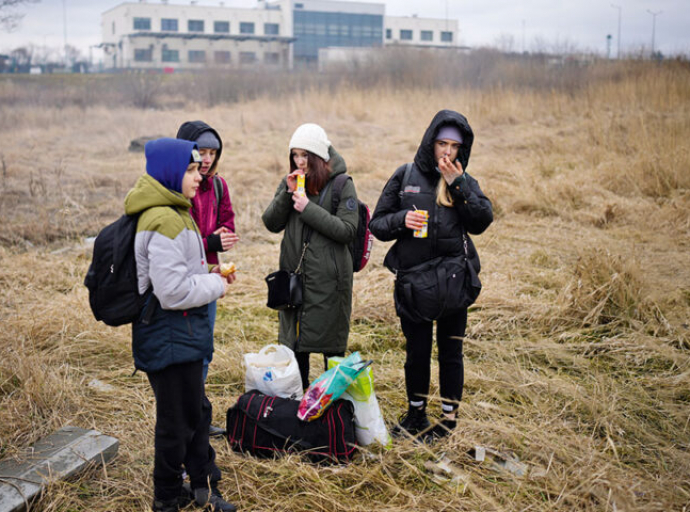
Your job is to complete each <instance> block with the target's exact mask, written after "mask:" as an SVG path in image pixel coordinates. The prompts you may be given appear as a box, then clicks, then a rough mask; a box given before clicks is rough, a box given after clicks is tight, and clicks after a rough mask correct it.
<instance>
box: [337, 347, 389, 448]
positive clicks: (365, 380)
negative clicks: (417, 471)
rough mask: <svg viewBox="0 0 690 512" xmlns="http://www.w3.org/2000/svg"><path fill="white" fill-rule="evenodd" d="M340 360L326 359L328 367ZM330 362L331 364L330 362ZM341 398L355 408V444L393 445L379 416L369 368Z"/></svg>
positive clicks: (372, 375) (372, 374)
mask: <svg viewBox="0 0 690 512" xmlns="http://www.w3.org/2000/svg"><path fill="white" fill-rule="evenodd" d="M341 360H342V358H341V357H331V358H329V359H328V366H329V368H330V367H331V366H334V365H336V364H338V363H339V362H340V361H341ZM331 361H332V362H331ZM341 398H344V399H346V400H349V401H350V402H352V403H353V405H354V406H355V436H356V438H357V443H358V444H360V445H362V446H367V445H369V444H371V443H373V442H375V441H376V442H378V443H380V444H381V445H383V446H384V447H385V448H390V447H391V446H392V444H393V441H392V439H391V436H390V435H389V434H388V429H387V428H386V423H385V421H384V420H383V414H381V408H380V407H379V402H378V400H377V399H376V393H375V392H374V373H373V371H372V369H371V366H369V367H368V368H366V369H365V370H364V371H363V372H362V373H360V374H359V376H358V377H357V378H356V379H355V381H354V382H353V383H352V384H350V386H349V387H348V388H347V390H345V393H343V394H342V396H341Z"/></svg>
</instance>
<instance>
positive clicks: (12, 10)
mask: <svg viewBox="0 0 690 512" xmlns="http://www.w3.org/2000/svg"><path fill="white" fill-rule="evenodd" d="M40 1H41V0H0V29H2V30H5V31H7V32H11V31H12V30H14V29H15V28H17V26H18V25H19V22H20V21H21V19H22V18H23V17H24V14H23V13H19V12H17V10H16V9H17V8H18V7H20V6H22V5H25V4H35V3H38V2H40Z"/></svg>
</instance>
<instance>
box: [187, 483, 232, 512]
mask: <svg viewBox="0 0 690 512" xmlns="http://www.w3.org/2000/svg"><path fill="white" fill-rule="evenodd" d="M194 501H195V502H196V504H197V505H199V506H200V507H205V508H204V510H207V511H209V512H235V511H236V510H237V508H236V507H235V505H233V504H232V503H228V502H227V501H225V500H224V499H223V496H222V495H221V494H220V491H219V490H218V489H216V488H213V489H210V490H209V489H208V488H206V487H200V488H199V489H194Z"/></svg>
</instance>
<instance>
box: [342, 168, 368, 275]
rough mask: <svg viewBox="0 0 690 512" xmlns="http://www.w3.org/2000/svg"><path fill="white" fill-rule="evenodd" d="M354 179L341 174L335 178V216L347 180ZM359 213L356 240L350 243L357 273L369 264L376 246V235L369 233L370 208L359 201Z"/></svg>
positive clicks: (353, 263)
mask: <svg viewBox="0 0 690 512" xmlns="http://www.w3.org/2000/svg"><path fill="white" fill-rule="evenodd" d="M350 179H352V178H351V177H350V176H348V175H347V174H339V175H338V176H336V177H335V180H334V181H335V183H334V184H333V195H332V196H331V197H332V205H331V211H332V212H333V213H334V214H335V212H336V211H337V210H338V205H339V204H340V195H341V193H342V191H343V187H344V186H345V182H346V181H347V180H350ZM357 211H358V213H359V222H358V223H357V234H356V236H355V239H354V240H353V241H352V242H350V245H349V247H350V254H352V268H353V270H354V271H355V272H359V271H360V270H362V269H363V268H364V267H365V266H366V264H367V263H368V262H369V258H370V257H371V248H372V247H373V246H374V235H373V234H372V233H371V231H369V220H370V219H371V213H370V211H369V207H368V206H367V205H366V204H365V203H363V202H362V201H360V200H359V199H357Z"/></svg>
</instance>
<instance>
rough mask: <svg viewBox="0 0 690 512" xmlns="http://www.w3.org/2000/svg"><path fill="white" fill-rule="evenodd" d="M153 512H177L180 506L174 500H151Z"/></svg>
mask: <svg viewBox="0 0 690 512" xmlns="http://www.w3.org/2000/svg"><path fill="white" fill-rule="evenodd" d="M151 509H152V510H153V512H178V511H179V510H180V504H179V503H178V501H177V500H176V499H175V500H153V506H152V507H151Z"/></svg>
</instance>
